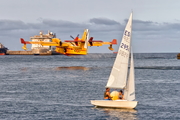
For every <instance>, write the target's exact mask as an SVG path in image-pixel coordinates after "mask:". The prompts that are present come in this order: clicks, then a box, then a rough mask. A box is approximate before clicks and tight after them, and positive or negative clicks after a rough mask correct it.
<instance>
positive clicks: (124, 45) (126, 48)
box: [121, 43, 129, 51]
mask: <svg viewBox="0 0 180 120" xmlns="http://www.w3.org/2000/svg"><path fill="white" fill-rule="evenodd" d="M121 48H123V49H125V50H128V51H129V46H128V45H126V44H124V43H121Z"/></svg>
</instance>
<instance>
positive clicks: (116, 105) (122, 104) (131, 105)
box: [91, 100, 138, 109]
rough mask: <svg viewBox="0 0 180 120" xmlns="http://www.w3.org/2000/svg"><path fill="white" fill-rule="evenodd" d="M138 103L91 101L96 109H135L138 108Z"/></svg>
mask: <svg viewBox="0 0 180 120" xmlns="http://www.w3.org/2000/svg"><path fill="white" fill-rule="evenodd" d="M137 103H138V101H127V100H91V104H92V105H94V106H96V107H108V108H127V109H133V108H135V107H136V106H137Z"/></svg>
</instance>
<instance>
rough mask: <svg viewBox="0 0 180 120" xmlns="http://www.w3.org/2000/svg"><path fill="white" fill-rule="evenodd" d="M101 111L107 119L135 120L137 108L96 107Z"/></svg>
mask: <svg viewBox="0 0 180 120" xmlns="http://www.w3.org/2000/svg"><path fill="white" fill-rule="evenodd" d="M96 109H98V110H100V111H103V112H104V113H105V114H106V116H108V117H107V119H108V120H136V119H138V118H137V110H135V109H113V108H96Z"/></svg>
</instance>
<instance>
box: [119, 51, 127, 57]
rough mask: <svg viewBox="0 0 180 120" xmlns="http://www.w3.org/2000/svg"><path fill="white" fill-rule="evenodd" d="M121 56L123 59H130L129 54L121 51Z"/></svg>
mask: <svg viewBox="0 0 180 120" xmlns="http://www.w3.org/2000/svg"><path fill="white" fill-rule="evenodd" d="M119 55H121V56H122V57H125V58H128V57H129V54H128V53H127V52H126V51H123V50H120V51H119Z"/></svg>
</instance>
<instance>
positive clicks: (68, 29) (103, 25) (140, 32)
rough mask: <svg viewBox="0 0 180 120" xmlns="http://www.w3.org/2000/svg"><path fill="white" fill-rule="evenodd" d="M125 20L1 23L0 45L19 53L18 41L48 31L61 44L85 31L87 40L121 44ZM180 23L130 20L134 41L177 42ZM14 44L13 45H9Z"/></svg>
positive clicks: (15, 21)
mask: <svg viewBox="0 0 180 120" xmlns="http://www.w3.org/2000/svg"><path fill="white" fill-rule="evenodd" d="M126 22H127V19H126V20H124V21H122V22H117V21H114V20H110V19H107V18H92V19H90V20H89V21H87V22H81V23H76V22H72V21H63V20H51V19H42V20H41V21H39V22H37V23H25V22H23V21H18V20H14V21H13V20H0V38H1V40H0V42H2V43H3V42H4V43H6V44H7V45H5V46H7V47H9V48H10V49H13V47H14V46H15V45H14V44H15V43H16V42H17V44H18V45H19V47H18V48H19V49H21V44H20V42H19V38H21V37H23V38H25V39H26V40H29V38H30V37H31V36H34V35H37V34H39V31H44V33H47V31H48V30H50V31H52V32H54V33H56V35H57V37H58V38H60V39H62V40H67V39H71V38H70V37H69V36H70V35H73V36H76V35H77V34H80V35H81V34H82V32H83V30H84V29H86V28H87V29H89V30H90V36H92V37H94V38H95V39H100V40H104V41H110V40H112V39H118V40H121V36H122V32H123V31H124V28H125V24H126ZM179 30H180V23H157V22H153V21H142V20H133V39H134V40H159V39H168V38H169V39H174V40H175V39H179ZM10 41H13V45H11V44H9V42H10Z"/></svg>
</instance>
